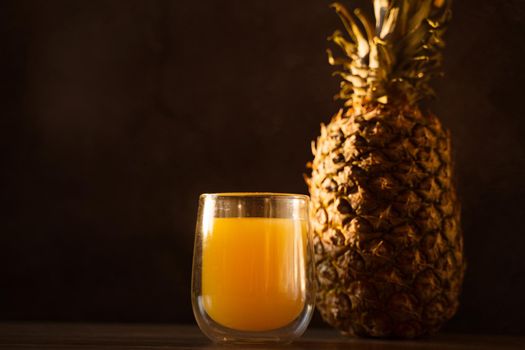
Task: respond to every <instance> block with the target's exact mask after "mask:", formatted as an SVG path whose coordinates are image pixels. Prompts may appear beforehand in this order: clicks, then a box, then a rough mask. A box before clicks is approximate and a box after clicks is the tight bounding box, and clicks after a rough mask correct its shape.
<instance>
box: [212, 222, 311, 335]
mask: <svg viewBox="0 0 525 350" xmlns="http://www.w3.org/2000/svg"><path fill="white" fill-rule="evenodd" d="M204 231H205V232H203V233H204V240H203V247H202V253H203V255H202V298H203V304H204V309H205V310H206V312H207V313H208V315H209V316H210V317H211V318H212V319H213V320H214V321H215V322H217V323H219V324H221V325H222V326H225V327H229V328H233V329H237V330H242V331H267V330H271V329H276V328H280V327H283V326H285V325H287V324H289V323H290V322H292V321H293V320H294V319H295V318H297V316H299V314H300V313H301V311H302V310H303V307H304V304H305V293H306V288H305V260H304V259H305V257H304V256H305V249H306V248H305V245H306V233H307V223H306V221H304V220H294V219H284V218H283V219H280V218H215V219H213V221H212V222H210V223H209V225H207V227H206V228H205V229H204Z"/></svg>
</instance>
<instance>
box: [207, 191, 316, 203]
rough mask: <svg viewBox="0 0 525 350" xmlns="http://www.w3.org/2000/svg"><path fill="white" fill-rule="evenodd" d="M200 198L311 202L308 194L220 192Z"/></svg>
mask: <svg viewBox="0 0 525 350" xmlns="http://www.w3.org/2000/svg"><path fill="white" fill-rule="evenodd" d="M199 198H202V199H207V198H212V199H217V198H271V199H283V200H284V199H300V200H306V201H309V200H310V197H309V196H308V195H306V194H297V193H279V192H218V193H202V194H201V195H200V196H199Z"/></svg>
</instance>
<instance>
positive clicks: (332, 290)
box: [309, 105, 464, 338]
mask: <svg viewBox="0 0 525 350" xmlns="http://www.w3.org/2000/svg"><path fill="white" fill-rule="evenodd" d="M313 151H314V156H315V158H314V161H313V164H312V168H313V171H312V176H311V178H310V180H309V188H310V194H311V200H312V211H311V213H312V220H311V221H312V224H313V230H314V249H315V260H316V268H317V279H318V296H317V307H318V310H319V311H320V312H321V315H322V317H323V319H324V320H325V321H327V322H328V323H329V324H331V325H332V326H334V327H336V328H338V329H339V330H341V331H342V332H344V333H348V334H354V335H361V336H372V337H402V338H412V337H417V336H421V335H423V334H427V333H433V332H435V331H436V330H438V329H439V328H440V326H441V325H442V324H443V322H444V321H446V320H448V319H449V318H451V317H452V316H453V315H454V313H455V311H456V309H457V307H458V296H459V293H460V289H461V282H462V279H463V272H464V262H463V255H462V251H463V241H462V235H461V232H460V229H459V205H458V202H457V199H456V192H455V189H454V186H453V183H452V162H451V148H450V136H449V133H447V132H446V131H445V130H444V129H443V127H442V126H441V124H440V122H439V121H438V119H437V118H436V117H435V116H433V115H431V114H428V115H423V114H422V113H421V111H420V110H419V108H417V107H415V108H414V107H408V108H407V107H406V106H404V107H403V106H396V107H392V106H388V107H386V106H382V105H376V106H373V107H370V108H369V109H368V110H364V111H363V110H362V111H360V113H358V114H356V113H355V112H354V110H353V109H352V108H350V109H347V110H346V112H343V110H341V111H340V112H339V113H338V114H337V115H336V116H335V117H334V118H333V119H332V121H331V122H330V123H329V124H328V125H327V126H324V125H323V126H322V127H321V136H320V137H319V138H318V140H317V144H316V145H314V150H313Z"/></svg>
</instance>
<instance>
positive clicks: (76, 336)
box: [0, 323, 525, 350]
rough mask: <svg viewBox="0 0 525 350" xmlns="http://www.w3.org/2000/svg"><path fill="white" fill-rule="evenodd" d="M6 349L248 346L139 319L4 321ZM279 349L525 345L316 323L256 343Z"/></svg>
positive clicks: (1, 338) (1, 332)
mask: <svg viewBox="0 0 525 350" xmlns="http://www.w3.org/2000/svg"><path fill="white" fill-rule="evenodd" d="M0 348H1V349H14V350H15V349H24V350H25V349H60V350H63V349H82V350H87V349H109V350H116V349H131V350H139V349H144V350H152V349H163V350H169V349H225V348H226V349H236V348H237V349H239V348H241V349H246V348H248V346H219V345H215V344H213V343H211V342H210V341H208V339H207V338H205V337H204V336H203V335H202V333H201V332H200V331H199V329H198V328H197V327H194V326H180V325H137V324H62V323H51V324H50V323H0ZM250 348H253V349H258V350H263V349H270V348H280V349H290V350H295V349H351V350H382V349H390V350H393V349H396V350H397V349H406V350H416V349H436V350H438V349H443V350H447V349H471V350H474V349H479V350H485V349H525V337H508V336H485V335H459V334H439V335H437V336H435V337H432V338H428V339H421V340H417V341H399V340H398V341H396V340H389V341H387V340H372V339H357V338H346V337H342V336H340V335H338V334H337V333H336V332H335V331H332V330H321V329H311V330H308V331H307V332H306V333H305V335H304V336H303V337H302V338H301V339H299V340H298V341H297V342H295V343H292V344H291V345H286V346H275V345H274V346H252V347H250Z"/></svg>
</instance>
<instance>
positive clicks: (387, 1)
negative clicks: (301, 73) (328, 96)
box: [327, 0, 451, 107]
mask: <svg viewBox="0 0 525 350" xmlns="http://www.w3.org/2000/svg"><path fill="white" fill-rule="evenodd" d="M373 3H374V16H375V23H373V22H372V21H371V20H370V19H369V17H368V16H366V15H365V14H364V13H363V12H362V11H361V10H360V9H355V10H354V11H353V12H350V11H348V10H347V9H346V8H345V7H344V6H343V5H342V4H340V3H337V2H336V3H333V4H332V5H331V6H332V7H333V8H334V9H335V11H336V12H337V14H338V15H339V17H340V18H341V21H342V22H343V24H344V27H345V29H346V34H347V35H345V34H343V33H342V32H341V31H339V30H336V31H335V32H334V33H333V34H332V36H330V37H329V40H330V41H332V42H333V43H334V44H335V45H336V46H338V47H339V48H340V49H341V50H342V51H343V53H344V56H343V57H334V55H333V54H332V51H331V50H328V51H327V52H328V62H329V63H330V64H331V65H334V66H341V67H342V69H341V70H339V71H337V72H335V73H334V74H336V75H339V76H341V78H342V81H341V90H340V92H339V94H338V95H337V96H336V98H340V99H344V100H346V103H345V105H347V106H354V107H355V106H358V105H362V104H363V103H364V102H370V101H372V102H378V103H380V104H388V103H389V102H391V101H392V100H393V99H395V100H402V101H406V102H408V103H411V104H412V103H415V102H417V101H419V100H421V99H423V98H425V97H427V96H433V95H434V92H433V90H432V88H431V87H430V80H431V79H432V78H433V77H434V76H437V75H441V70H440V69H441V62H442V52H441V50H442V48H443V47H444V41H443V35H444V33H445V29H446V25H447V24H448V21H449V20H450V17H451V11H450V4H451V0H373Z"/></svg>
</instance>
